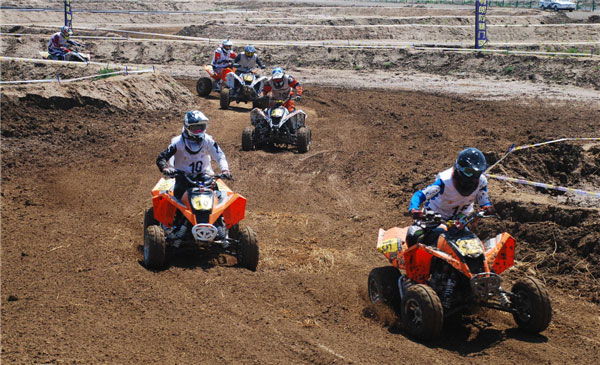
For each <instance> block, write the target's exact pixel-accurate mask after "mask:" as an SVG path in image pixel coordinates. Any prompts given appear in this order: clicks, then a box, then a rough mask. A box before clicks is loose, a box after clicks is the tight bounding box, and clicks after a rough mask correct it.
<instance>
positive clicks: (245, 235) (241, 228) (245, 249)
mask: <svg viewBox="0 0 600 365" xmlns="http://www.w3.org/2000/svg"><path fill="white" fill-rule="evenodd" d="M237 226H238V227H237V230H238V236H237V239H238V240H239V244H238V254H237V258H238V264H239V265H240V266H243V267H245V268H247V269H248V270H251V271H256V267H257V266H258V256H259V249H258V240H257V238H256V233H254V231H253V230H252V228H250V227H248V226H246V225H243V224H240V223H238V224H237ZM232 228H233V227H232ZM234 232H235V230H234Z"/></svg>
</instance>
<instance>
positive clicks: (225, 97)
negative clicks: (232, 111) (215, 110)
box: [219, 89, 229, 110]
mask: <svg viewBox="0 0 600 365" xmlns="http://www.w3.org/2000/svg"><path fill="white" fill-rule="evenodd" d="M219 99H220V102H221V109H223V110H227V109H229V89H222V90H221V94H219Z"/></svg>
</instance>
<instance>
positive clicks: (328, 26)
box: [206, 23, 600, 29]
mask: <svg viewBox="0 0 600 365" xmlns="http://www.w3.org/2000/svg"><path fill="white" fill-rule="evenodd" d="M206 25H207V26H208V25H216V26H227V27H230V26H238V27H249V28H253V27H254V28H285V27H287V28H349V29H352V28H385V27H389V28H410V27H422V28H465V29H472V28H473V27H474V26H475V24H468V25H453V24H353V25H331V24H269V23H218V24H206ZM486 27H487V28H494V27H501V28H511V27H524V28H534V27H600V23H565V24H487V25H486Z"/></svg>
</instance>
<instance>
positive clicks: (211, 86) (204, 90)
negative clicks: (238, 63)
mask: <svg viewBox="0 0 600 365" xmlns="http://www.w3.org/2000/svg"><path fill="white" fill-rule="evenodd" d="M204 71H206V73H207V75H206V76H202V77H200V78H199V79H198V81H197V82H196V92H198V95H200V96H202V97H206V96H208V95H209V94H210V92H211V91H221V89H222V88H223V87H224V86H225V79H226V77H227V74H228V73H230V72H235V68H232V67H227V68H224V69H222V70H221V72H216V71H215V69H214V68H213V66H212V65H204Z"/></svg>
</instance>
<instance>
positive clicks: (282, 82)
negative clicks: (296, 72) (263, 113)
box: [263, 67, 302, 112]
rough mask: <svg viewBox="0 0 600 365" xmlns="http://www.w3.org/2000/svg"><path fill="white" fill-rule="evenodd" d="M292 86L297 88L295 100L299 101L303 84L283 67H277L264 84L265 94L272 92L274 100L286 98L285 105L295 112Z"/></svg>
mask: <svg viewBox="0 0 600 365" xmlns="http://www.w3.org/2000/svg"><path fill="white" fill-rule="evenodd" d="M292 88H293V89H295V90H296V97H295V100H298V101H299V100H300V99H301V98H302V85H300V83H299V82H298V80H296V79H295V78H294V77H293V76H292V75H286V74H285V73H284V72H283V69H282V68H281V67H275V68H274V69H273V72H272V73H271V78H269V79H268V80H267V81H266V82H265V85H264V86H263V95H267V94H268V93H269V92H270V93H271V98H272V100H285V103H284V104H283V105H284V106H285V107H286V108H287V110H289V111H290V112H293V111H294V110H295V109H296V105H295V104H294V100H292V98H291V96H292ZM271 106H272V105H271Z"/></svg>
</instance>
